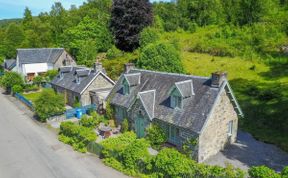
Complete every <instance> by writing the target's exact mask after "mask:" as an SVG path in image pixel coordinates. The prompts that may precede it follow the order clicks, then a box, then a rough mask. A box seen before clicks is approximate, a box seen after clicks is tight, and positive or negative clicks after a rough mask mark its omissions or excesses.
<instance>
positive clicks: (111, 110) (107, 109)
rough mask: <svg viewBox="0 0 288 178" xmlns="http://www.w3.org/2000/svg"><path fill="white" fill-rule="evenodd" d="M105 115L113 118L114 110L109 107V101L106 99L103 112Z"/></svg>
mask: <svg viewBox="0 0 288 178" xmlns="http://www.w3.org/2000/svg"><path fill="white" fill-rule="evenodd" d="M105 115H106V117H107V118H108V119H113V118H114V117H113V116H114V110H113V108H112V107H111V104H110V101H109V100H108V101H107V102H106V113H105Z"/></svg>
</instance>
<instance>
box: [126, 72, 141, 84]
mask: <svg viewBox="0 0 288 178" xmlns="http://www.w3.org/2000/svg"><path fill="white" fill-rule="evenodd" d="M140 76H141V74H140V73H136V74H124V77H125V79H126V80H127V81H128V83H129V86H136V85H138V84H140Z"/></svg>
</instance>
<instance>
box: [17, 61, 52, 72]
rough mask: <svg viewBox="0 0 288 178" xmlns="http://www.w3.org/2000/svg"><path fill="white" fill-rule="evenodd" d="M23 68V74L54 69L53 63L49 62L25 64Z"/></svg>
mask: <svg viewBox="0 0 288 178" xmlns="http://www.w3.org/2000/svg"><path fill="white" fill-rule="evenodd" d="M22 69H23V74H24V75H27V73H39V72H47V71H48V70H52V69H53V65H52V64H48V63H35V64H23V65H22Z"/></svg>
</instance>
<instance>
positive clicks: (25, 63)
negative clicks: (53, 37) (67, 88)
mask: <svg viewBox="0 0 288 178" xmlns="http://www.w3.org/2000/svg"><path fill="white" fill-rule="evenodd" d="M75 65H76V63H75V61H74V60H73V58H72V57H71V56H70V55H69V54H68V53H67V52H66V51H65V50H64V49H63V48H32V49H18V50H17V58H16V71H17V72H18V73H20V74H22V75H23V76H24V77H25V78H26V80H27V81H31V80H33V78H34V77H35V76H37V75H42V74H44V73H46V72H47V71H48V70H52V69H58V68H60V67H62V66H75Z"/></svg>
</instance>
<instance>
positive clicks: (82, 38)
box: [63, 16, 112, 66]
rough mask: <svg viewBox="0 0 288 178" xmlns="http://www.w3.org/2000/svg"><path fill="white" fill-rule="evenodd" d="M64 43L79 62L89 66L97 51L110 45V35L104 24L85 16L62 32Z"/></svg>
mask: <svg viewBox="0 0 288 178" xmlns="http://www.w3.org/2000/svg"><path fill="white" fill-rule="evenodd" d="M63 38H64V43H65V46H66V47H67V48H69V49H70V51H71V52H72V54H73V55H75V56H76V57H77V62H78V63H79V64H85V65H88V66H91V65H92V64H93V63H94V62H95V58H96V55H97V53H98V52H106V51H107V50H108V49H109V48H110V47H111V46H112V36H111V34H110V32H109V30H108V28H107V27H106V25H105V24H102V23H101V22H98V21H94V20H92V19H91V18H90V17H88V16H87V17H85V18H84V19H83V20H82V21H81V22H80V23H79V24H78V25H77V26H75V27H73V28H70V29H68V30H66V31H65V33H64V37H63Z"/></svg>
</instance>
